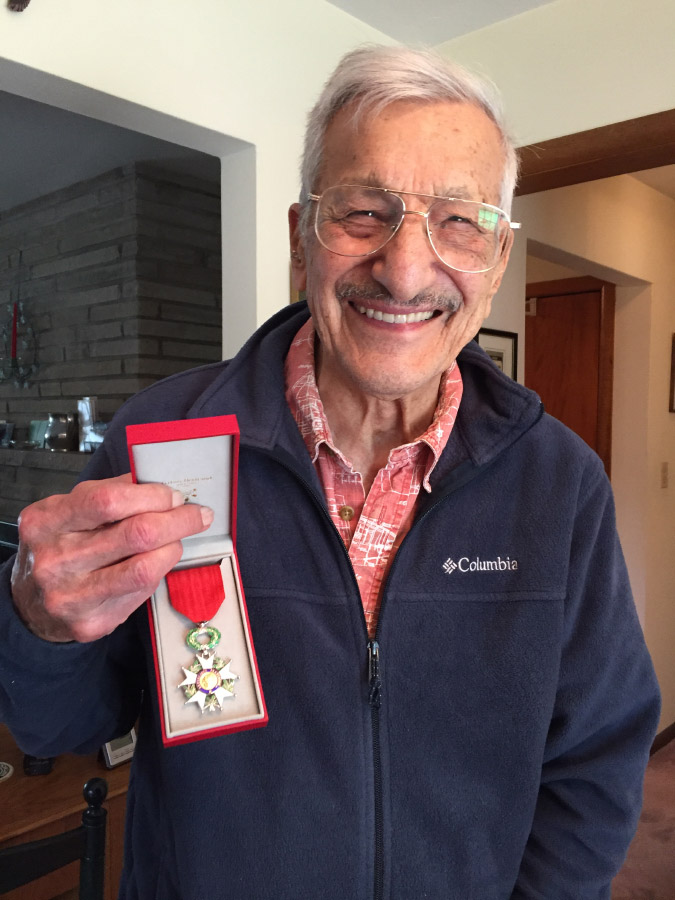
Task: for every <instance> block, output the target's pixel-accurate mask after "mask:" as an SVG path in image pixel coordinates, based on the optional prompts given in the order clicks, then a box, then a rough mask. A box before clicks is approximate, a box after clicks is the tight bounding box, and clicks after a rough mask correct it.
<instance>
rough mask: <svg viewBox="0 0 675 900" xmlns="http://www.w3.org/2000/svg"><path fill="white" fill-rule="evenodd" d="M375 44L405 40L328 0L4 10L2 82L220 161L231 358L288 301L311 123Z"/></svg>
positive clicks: (97, 2)
mask: <svg viewBox="0 0 675 900" xmlns="http://www.w3.org/2000/svg"><path fill="white" fill-rule="evenodd" d="M365 41H376V42H379V43H394V42H393V41H392V40H391V39H390V38H388V37H386V36H385V35H383V34H381V33H380V32H379V31H377V30H376V29H374V28H371V27H370V26H368V25H365V24H364V23H362V22H360V21H358V20H357V19H355V18H353V17H352V16H350V15H348V14H346V13H344V12H342V11H341V10H338V9H337V8H336V7H334V6H332V5H331V4H330V3H326V2H324V0H292V2H278V0H258V2H256V3H255V4H252V3H248V2H247V0H228V2H227V3H223V2H222V0H200V2H199V3H198V4H196V5H195V4H190V3H186V2H185V0H143V3H138V0H115V3H110V2H107V0H88V2H87V3H82V2H81V0H59V2H58V3H34V4H32V5H31V6H30V7H29V8H28V9H27V10H26V11H25V12H23V13H20V14H17V13H12V12H10V11H9V10H8V9H7V8H6V7H5V6H3V8H2V9H0V81H1V82H2V85H3V89H4V90H7V91H10V92H14V93H18V94H21V95H22V96H26V97H30V98H32V99H36V100H41V101H42V102H46V103H52V104H53V105H56V106H61V107H63V108H66V109H72V110H73V111H74V112H79V113H82V114H85V115H91V116H93V117H94V118H101V119H103V120H104V121H109V122H112V123H113V124H117V125H121V126H123V127H126V128H134V129H135V130H137V131H141V132H142V133H146V134H152V135H153V136H155V137H161V138H163V139H165V140H173V141H175V142H178V143H182V144H184V145H186V146H189V147H194V148H195V149H199V150H203V151H204V152H207V153H212V154H214V155H217V156H220V157H221V159H222V160H223V178H222V187H223V207H224V216H223V296H224V315H223V342H224V350H225V353H226V355H229V354H230V353H232V352H234V351H236V349H238V347H239V346H240V345H241V343H242V342H243V341H244V340H245V339H246V338H247V337H248V336H249V335H250V333H251V331H252V330H253V328H254V327H255V325H256V324H258V323H260V322H262V321H263V320H264V319H265V318H267V317H268V316H269V315H270V314H271V313H272V312H274V311H275V310H277V309H279V308H280V307H281V306H282V305H284V303H286V302H287V301H288V296H287V295H288V241H287V236H286V235H287V226H286V211H287V209H288V206H289V204H290V203H292V202H293V201H294V200H296V199H297V195H298V186H299V179H298V176H297V171H298V159H299V155H300V147H301V136H302V132H303V129H304V124H305V116H306V113H307V110H308V109H309V107H310V106H311V104H312V102H313V101H314V99H315V98H316V95H317V94H318V92H319V90H320V88H321V85H322V83H323V81H324V80H325V78H326V77H327V76H328V74H329V73H330V71H331V69H332V68H333V67H334V65H335V63H336V62H337V60H338V59H339V57H340V56H341V55H342V54H343V53H344V52H346V51H347V50H349V49H351V48H352V47H354V46H356V45H357V44H360V43H362V42H365ZM120 54H123V58H124V64H123V65H120V58H121V56H120ZM228 197H229V198H230V199H231V202H230V203H229V204H228Z"/></svg>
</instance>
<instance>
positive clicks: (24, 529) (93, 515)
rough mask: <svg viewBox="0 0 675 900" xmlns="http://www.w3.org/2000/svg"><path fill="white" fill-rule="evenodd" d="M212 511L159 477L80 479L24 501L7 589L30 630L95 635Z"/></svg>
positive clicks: (133, 604)
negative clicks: (152, 480)
mask: <svg viewBox="0 0 675 900" xmlns="http://www.w3.org/2000/svg"><path fill="white" fill-rule="evenodd" d="M212 521H213V511H212V510H210V509H209V508H208V507H205V506H197V505H193V504H189V503H188V504H184V503H183V496H182V494H180V493H179V492H178V491H174V490H173V489H172V488H169V487H166V486H165V485H163V484H133V483H132V481H131V475H121V476H119V477H118V478H108V479H105V480H103V481H85V482H82V483H81V484H78V485H77V486H76V487H75V488H73V490H72V491H71V493H70V494H62V495H57V496H54V497H48V498H47V499H46V500H40V501H38V502H37V503H33V504H32V505H31V506H28V507H26V509H24V510H23V512H22V513H21V516H20V518H19V552H18V554H17V557H16V562H15V563H14V569H13V572H12V596H13V598H14V605H15V606H16V609H17V612H18V614H19V616H20V617H21V619H22V620H23V621H24V623H25V624H26V625H27V627H28V628H30V630H31V631H32V632H33V633H34V634H36V635H38V636H39V637H41V638H44V639H45V640H48V641H82V642H84V641H93V640H96V639H97V638H100V637H103V636H104V635H106V634H109V633H110V632H111V631H113V630H114V629H115V628H116V627H117V626H118V625H119V624H120V623H121V622H124V621H125V619H127V618H128V617H129V616H130V615H131V613H132V612H133V611H134V610H135V609H136V608H137V607H138V606H140V605H141V603H143V602H144V601H145V600H146V599H147V598H148V597H149V596H150V595H151V594H152V593H153V592H154V591H155V589H156V588H157V586H158V584H159V582H160V581H161V580H162V578H163V577H164V575H166V573H167V572H168V571H169V570H170V569H172V568H173V566H175V565H176V563H177V562H178V560H179V559H180V556H181V549H182V548H181V544H180V541H181V539H182V538H185V537H187V536H188V535H191V534H197V533H199V532H200V531H205V530H206V529H207V528H208V526H209V525H210V524H211V522H212Z"/></svg>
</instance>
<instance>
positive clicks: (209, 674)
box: [197, 669, 222, 694]
mask: <svg viewBox="0 0 675 900" xmlns="http://www.w3.org/2000/svg"><path fill="white" fill-rule="evenodd" d="M221 684H222V679H221V677H220V675H219V674H218V672H216V670H215V669H202V671H201V672H200V673H199V675H197V687H198V688H199V690H200V691H203V692H204V693H205V694H211V693H212V692H213V691H215V690H216V688H219V687H220V685H221Z"/></svg>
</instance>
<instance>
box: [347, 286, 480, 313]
mask: <svg viewBox="0 0 675 900" xmlns="http://www.w3.org/2000/svg"><path fill="white" fill-rule="evenodd" d="M335 296H336V297H337V299H338V300H384V301H385V302H392V303H393V302H394V300H393V297H392V296H391V294H390V293H389V292H388V291H385V290H382V288H381V287H379V286H378V285H375V284H352V283H349V282H348V283H346V284H339V285H337V286H336V288H335ZM461 305H462V297H461V295H460V294H459V292H458V293H457V294H450V293H447V292H443V291H422V292H421V293H420V294H416V295H415V296H414V297H412V298H411V299H410V300H408V301H407V302H406V303H405V304H400V303H396V308H397V309H401V310H404V309H408V310H411V311H414V310H417V309H420V308H421V307H425V308H426V309H429V307H433V308H434V309H441V310H447V311H448V312H450V313H455V312H457V310H458V309H459V308H460V306H461Z"/></svg>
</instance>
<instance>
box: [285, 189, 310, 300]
mask: <svg viewBox="0 0 675 900" xmlns="http://www.w3.org/2000/svg"><path fill="white" fill-rule="evenodd" d="M300 214H301V207H300V204H299V203H294V204H293V205H292V206H291V207H290V209H289V210H288V237H289V240H290V245H291V278H292V281H293V287H294V288H295V290H296V291H304V290H305V288H306V287H307V267H306V264H305V245H304V243H303V240H302V231H301V228H300Z"/></svg>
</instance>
